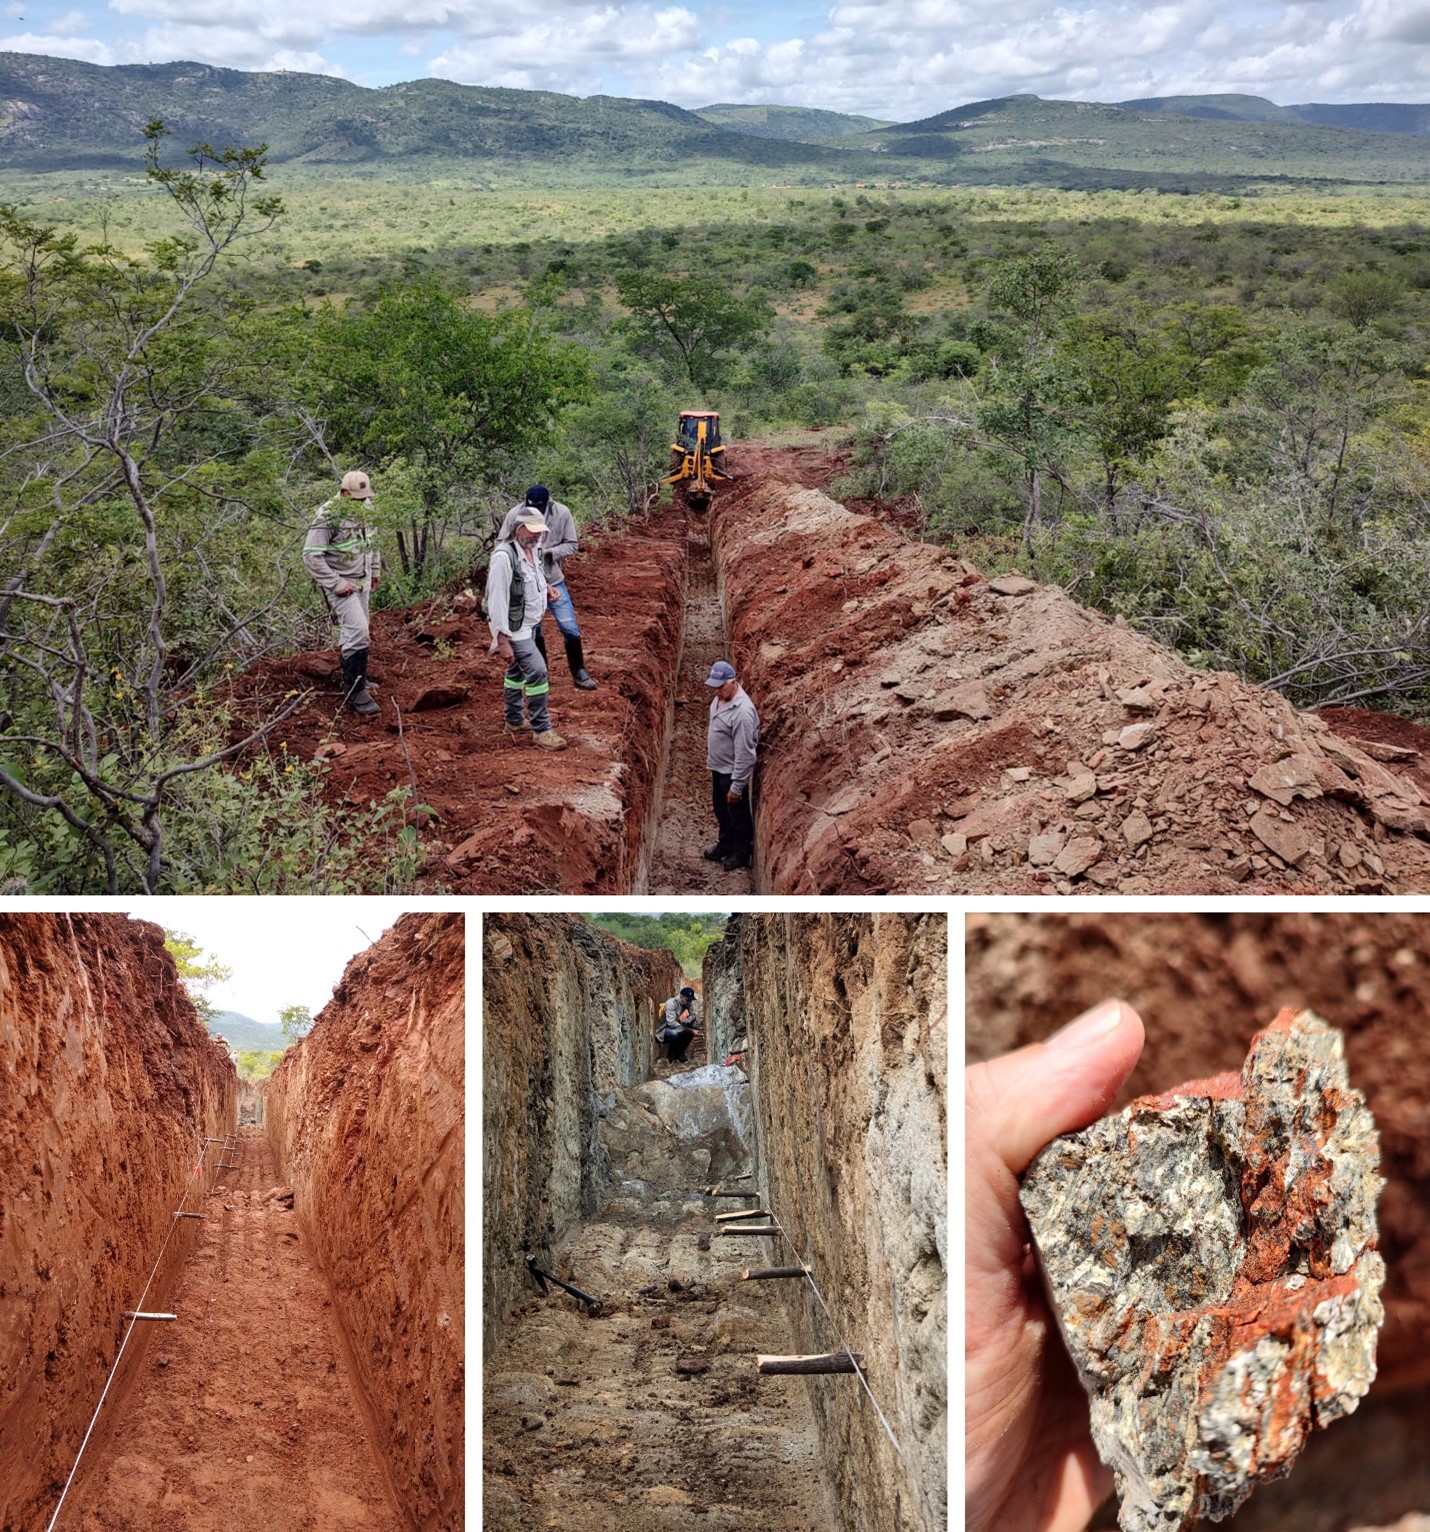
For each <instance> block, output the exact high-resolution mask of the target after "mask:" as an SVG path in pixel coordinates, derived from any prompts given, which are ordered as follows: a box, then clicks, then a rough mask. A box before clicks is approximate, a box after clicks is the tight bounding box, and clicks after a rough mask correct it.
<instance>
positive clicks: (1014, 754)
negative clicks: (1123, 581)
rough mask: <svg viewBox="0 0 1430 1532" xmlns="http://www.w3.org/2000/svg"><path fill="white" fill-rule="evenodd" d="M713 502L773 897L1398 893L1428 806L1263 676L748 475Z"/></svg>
mask: <svg viewBox="0 0 1430 1532" xmlns="http://www.w3.org/2000/svg"><path fill="white" fill-rule="evenodd" d="M777 466H778V459H777V458H767V459H764V460H762V458H761V456H760V454H759V453H758V451H757V450H755V449H750V448H742V449H741V456H740V477H739V478H738V480H737V483H736V484H735V485H734V486H732V487H731V488H730V489H728V490H726V491H724V492H722V494H721V496H720V497H719V499H718V500H717V502H716V505H715V508H714V511H713V513H712V518H713V519H712V540H713V545H714V551H715V561H716V567H717V570H719V572H720V573H721V576H722V579H723V590H724V597H725V601H726V606H727V609H728V610H729V612H730V614H731V615H730V627H731V637H732V640H733V646H734V648H735V650H736V653H737V659H738V663H739V664H740V665H741V668H742V671H743V675H744V678H745V685H746V688H747V690H749V691H750V693H751V695H752V696H753V697H754V699H755V702H756V705H757V706H758V707H759V708H760V710H761V716H762V718H763V720H764V729H763V738H762V754H763V758H764V765H763V768H762V772H761V775H760V778H759V791H758V809H757V812H758V816H759V828H760V831H761V832H762V833H761V841H762V848H763V850H762V863H761V875H762V883H763V886H764V887H765V888H766V889H769V890H778V891H780V892H798V893H802V892H825V893H829V892H855V891H869V892H889V891H904V892H915V891H918V892H925V891H926V892H947V893H973V894H977V893H1048V892H1054V891H1056V892H1060V893H1076V892H1089V893H1097V892H1099V891H1106V890H1116V891H1119V892H1123V893H1172V892H1177V893H1213V892H1232V891H1235V892H1257V893H1270V892H1289V891H1299V892H1308V891H1317V892H1352V891H1353V892H1358V893H1371V892H1384V891H1387V890H1390V891H1395V892H1405V891H1408V890H1412V889H1422V888H1426V887H1430V846H1427V845H1425V844H1424V843H1423V840H1422V838H1424V837H1430V814H1427V799H1426V796H1425V794H1423V793H1422V791H1421V789H1420V787H1419V786H1418V785H1417V784H1416V783H1415V782H1414V781H1413V780H1411V779H1410V778H1409V777H1408V776H1406V775H1405V774H1403V773H1401V772H1398V771H1396V770H1394V769H1392V768H1390V767H1387V766H1385V765H1382V764H1381V763H1379V762H1378V761H1376V760H1374V759H1372V757H1371V755H1370V754H1369V753H1367V751H1366V750H1365V749H1363V748H1360V747H1358V746H1355V745H1353V744H1351V743H1349V742H1347V741H1345V740H1342V739H1340V738H1338V737H1337V736H1336V735H1335V734H1333V733H1332V731H1331V730H1330V728H1329V727H1328V726H1327V725H1326V724H1325V723H1324V722H1323V721H1322V720H1320V719H1318V718H1315V717H1313V716H1309V715H1303V714H1298V713H1297V712H1296V711H1295V709H1293V708H1292V707H1291V706H1290V705H1289V704H1288V703H1286V702H1285V701H1283V700H1282V699H1281V698H1280V697H1278V696H1276V695H1275V694H1274V693H1271V692H1268V691H1265V690H1263V689H1260V688H1257V687H1254V686H1249V685H1247V684H1245V683H1244V682H1241V681H1239V680H1238V679H1237V678H1236V677H1234V676H1231V675H1227V674H1223V673H1206V672H1200V671H1195V670H1192V669H1191V668H1190V667H1188V666H1187V665H1185V664H1183V663H1182V662H1181V661H1180V660H1179V659H1177V658H1176V656H1175V655H1173V654H1171V653H1170V652H1168V651H1167V650H1165V649H1162V648H1160V647H1159V646H1158V645H1157V644H1155V643H1153V642H1152V641H1151V640H1150V639H1147V638H1144V637H1142V636H1141V635H1139V634H1137V633H1134V632H1133V631H1131V630H1130V629H1129V628H1127V627H1125V626H1123V625H1121V624H1120V623H1117V622H1112V621H1109V620H1107V619H1105V618H1103V617H1102V616H1100V615H1099V614H1098V613H1095V612H1092V611H1090V610H1088V609H1086V608H1083V607H1080V606H1078V605H1077V604H1076V603H1075V602H1073V601H1071V600H1070V599H1069V598H1068V597H1067V596H1066V595H1064V594H1063V593H1062V592H1061V591H1060V590H1057V589H1053V588H1049V587H1044V586H1038V585H1035V584H1033V583H1032V582H1031V581H1028V580H1024V579H1022V578H1021V577H1019V576H1004V577H1001V578H999V579H996V580H993V581H991V582H990V581H987V580H985V579H983V577H982V576H981V575H979V574H978V573H977V572H976V571H975V570H973V569H972V568H971V566H968V565H965V564H962V563H960V561H959V560H957V559H956V558H955V557H954V556H953V555H952V554H951V553H949V552H947V551H944V550H941V549H939V548H937V547H934V546H932V545H929V544H923V543H915V542H910V541H908V540H907V539H906V538H904V537H903V536H901V535H900V534H899V533H898V532H896V531H893V530H891V529H890V528H889V527H888V526H887V525H885V523H884V522H883V521H882V520H876V519H874V518H872V517H869V516H860V515H855V514H852V513H851V512H850V511H848V510H846V509H845V508H844V507H843V506H841V505H839V504H837V503H836V502H834V501H832V500H830V499H829V498H828V497H827V496H826V495H824V494H823V493H821V492H819V491H816V490H812V489H807V488H802V487H800V486H799V485H798V484H795V483H791V482H788V481H783V480H780V479H777V478H774V477H772V476H771V474H770V473H769V472H764V471H762V469H764V468H771V469H773V468H775V467H777Z"/></svg>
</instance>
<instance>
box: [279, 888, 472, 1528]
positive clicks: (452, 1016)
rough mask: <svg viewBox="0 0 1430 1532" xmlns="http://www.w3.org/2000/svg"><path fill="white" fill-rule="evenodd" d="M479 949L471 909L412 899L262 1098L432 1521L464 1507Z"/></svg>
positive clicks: (395, 1443)
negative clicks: (472, 945)
mask: <svg viewBox="0 0 1430 1532" xmlns="http://www.w3.org/2000/svg"><path fill="white" fill-rule="evenodd" d="M465 961H466V955H465V937H464V929H463V921H462V917H461V916H460V915H404V916H403V917H402V919H401V920H399V921H398V923H397V924H396V925H395V926H394V927H393V928H392V930H390V931H389V932H387V933H386V935H384V936H383V937H382V938H381V939H380V940H379V941H377V942H375V943H374V944H373V945H372V946H371V947H369V948H368V949H367V951H366V952H363V953H360V954H359V955H358V956H357V957H356V958H354V959H353V960H352V962H351V963H349V964H348V967H347V970H346V972H345V973H344V974H343V978H342V982H341V983H340V984H339V985H338V987H337V989H336V990H335V991H334V994H333V998H332V1000H331V1001H330V1002H329V1003H328V1005H327V1006H325V1007H324V1008H323V1010H322V1012H321V1013H320V1014H319V1016H318V1019H317V1020H316V1021H315V1022H314V1023H313V1029H312V1031H311V1032H310V1033H309V1034H308V1036H307V1037H305V1038H304V1039H303V1041H302V1043H301V1044H300V1045H299V1046H298V1047H297V1048H293V1049H290V1050H289V1051H288V1053H286V1054H285V1055H284V1057H283V1061H282V1063H281V1064H280V1065H279V1066H278V1068H277V1069H276V1070H275V1071H274V1073H273V1076H272V1078H271V1079H270V1081H269V1084H268V1090H267V1093H266V1097H267V1099H266V1103H265V1106H266V1115H267V1120H268V1130H269V1138H270V1140H271V1142H272V1143H273V1145H274V1147H275V1149H276V1150H277V1157H278V1159H279V1161H280V1163H281V1166H282V1172H283V1174H284V1176H285V1177H287V1178H288V1180H289V1183H290V1185H291V1186H292V1189H293V1206H294V1210H295V1212H296V1214H297V1217H298V1222H299V1224H300V1226H301V1228H302V1232H303V1238H304V1242H305V1245H306V1246H307V1248H308V1250H309V1252H310V1253H311V1255H312V1257H313V1259H314V1261H315V1262H316V1264H317V1265H318V1267H319V1269H320V1270H321V1271H322V1273H323V1275H324V1276H325V1277H326V1279H327V1282H328V1285H329V1287H330V1289H331V1292H332V1300H333V1306H334V1310H335V1312H336V1314H337V1316H338V1319H339V1322H340V1323H341V1326H342V1330H343V1333H344V1335H345V1337H346V1339H347V1342H348V1345H349V1347H350V1349H351V1355H352V1361H353V1369H354V1372H355V1374H356V1376H357V1380H358V1384H359V1388H360V1392H361V1395H362V1398H363V1401H364V1404H365V1406H366V1408H367V1410H368V1411H369V1412H370V1414H371V1417H372V1420H373V1423H374V1432H373V1435H374V1438H375V1440H376V1443H377V1446H378V1448H379V1451H380V1453H381V1455H382V1458H383V1461H384V1464H385V1467H386V1471H387V1474H388V1477H389V1479H390V1480H391V1482H392V1485H393V1487H394V1490H395V1493H396V1499H397V1502H398V1503H399V1504H400V1505H401V1506H402V1507H403V1508H404V1511H405V1513H406V1516H407V1517H408V1519H409V1521H410V1524H411V1525H412V1526H413V1527H415V1528H421V1529H423V1532H449V1529H451V1528H454V1527H457V1526H460V1525H461V1520H462V1497H463V1482H464V1481H463V1445H462V1440H463V1437H462V1433H463V1396H462V1389H463V1382H462V1380H463V1366H464V1361H463V1314H464V1296H463V1295H464V1265H463V1260H464V1232H463V1217H464V1203H465V1199H464V1188H463V1169H464V1150H463V1132H462V1129H463V1123H464V1121H465V1114H464V1097H463V1031H464V1016H465V984H464V973H465Z"/></svg>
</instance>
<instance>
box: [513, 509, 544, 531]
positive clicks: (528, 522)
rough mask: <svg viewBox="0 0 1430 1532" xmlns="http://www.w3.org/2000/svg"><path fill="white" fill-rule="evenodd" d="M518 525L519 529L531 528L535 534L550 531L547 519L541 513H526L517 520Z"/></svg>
mask: <svg viewBox="0 0 1430 1532" xmlns="http://www.w3.org/2000/svg"><path fill="white" fill-rule="evenodd" d="M516 525H517V526H519V527H529V528H530V529H531V530H532V531H533V532H545V531H547V530H549V529H548V528H547V525H546V518H545V517H544V516H543V515H542V514H541V512H540V511H530V510H528V511H524V512H523V513H522V514H521V515H520V516H518V517H517V518H516Z"/></svg>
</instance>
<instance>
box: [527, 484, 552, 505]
mask: <svg viewBox="0 0 1430 1532" xmlns="http://www.w3.org/2000/svg"><path fill="white" fill-rule="evenodd" d="M550 498H551V491H550V490H549V489H547V487H546V486H545V485H544V484H533V485H532V486H531V488H530V489H529V490H527V492H526V503H527V504H528V505H534V506H535V507H536V508H537V510H539V511H544V510H545V509H546V502H547V501H548V500H549V499H550Z"/></svg>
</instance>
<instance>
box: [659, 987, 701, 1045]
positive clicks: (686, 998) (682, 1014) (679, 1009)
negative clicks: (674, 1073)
mask: <svg viewBox="0 0 1430 1532" xmlns="http://www.w3.org/2000/svg"><path fill="white" fill-rule="evenodd" d="M699 1034H700V1017H699V1015H698V1014H697V1013H696V1010H695V991H694V990H693V989H691V988H690V986H689V985H686V987H685V988H684V989H683V990H681V992H680V993H679V994H678V995H672V996H671V997H670V999H669V1000H667V1001H666V1002H665V1007H664V1010H663V1012H662V1017H661V1026H660V1031H659V1032H657V1033H656V1034H655V1040H656V1042H658V1043H665V1044H667V1045H668V1046H669V1048H670V1057H671V1059H672V1060H673V1061H674V1062H675V1063H677V1064H683V1063H684V1062H685V1050H686V1049H687V1048H689V1046H690V1044H691V1041H692V1040H693V1039H694V1038H696V1037H698V1036H699Z"/></svg>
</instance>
